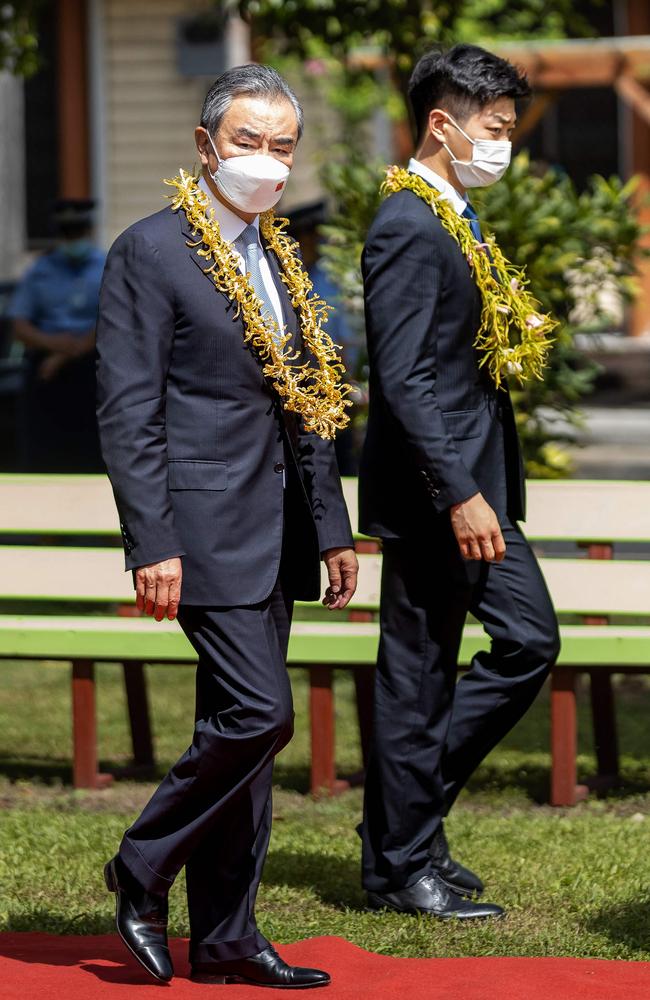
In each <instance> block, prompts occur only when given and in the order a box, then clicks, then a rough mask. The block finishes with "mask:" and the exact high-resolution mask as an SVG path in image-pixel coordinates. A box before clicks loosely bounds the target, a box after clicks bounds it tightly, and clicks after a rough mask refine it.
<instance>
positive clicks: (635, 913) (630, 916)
mask: <svg viewBox="0 0 650 1000" xmlns="http://www.w3.org/2000/svg"><path fill="white" fill-rule="evenodd" d="M586 925H587V929H588V930H590V931H595V932H597V933H598V934H603V935H604V936H605V937H607V938H609V940H610V941H613V942H614V943H616V944H623V945H625V946H626V947H627V948H631V949H633V950H634V951H639V952H642V953H643V954H644V955H646V954H647V952H648V942H649V941H650V897H649V896H648V895H647V894H646V895H644V896H643V897H642V898H641V899H634V900H630V901H629V902H627V903H619V904H617V905H616V906H606V907H603V909H602V910H600V912H599V913H597V914H596V915H595V916H593V917H590V918H589V919H588V920H587V921H586Z"/></svg>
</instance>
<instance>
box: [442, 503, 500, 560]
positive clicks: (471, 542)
mask: <svg viewBox="0 0 650 1000" xmlns="http://www.w3.org/2000/svg"><path fill="white" fill-rule="evenodd" d="M451 526H452V528H453V530H454V534H455V536H456V541H457V542H458V545H459V547H460V551H461V555H462V556H463V558H464V559H484V560H485V561H486V562H501V561H502V559H503V557H504V556H505V554H506V543H505V542H504V540H503V535H502V534H501V528H500V527H499V522H498V521H497V516H496V514H495V513H494V511H493V510H492V508H491V507H490V505H489V503H487V502H486V501H485V500H484V498H483V496H482V495H481V494H480V493H475V494H474V496H473V497H470V498H469V500H463V502H462V503H456V504H454V505H453V507H452V508H451Z"/></svg>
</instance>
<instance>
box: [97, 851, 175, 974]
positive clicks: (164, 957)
mask: <svg viewBox="0 0 650 1000" xmlns="http://www.w3.org/2000/svg"><path fill="white" fill-rule="evenodd" d="M104 879H105V881H106V887H107V889H108V890H109V892H114V893H115V923H116V925H117V932H118V934H119V935H120V937H121V938H122V940H123V941H124V944H125V945H126V946H127V948H128V949H129V951H130V952H131V954H132V955H133V956H134V958H137V960H138V962H139V963H140V965H142V966H143V967H144V968H145V969H146V970H147V972H148V973H149V974H150V975H151V976H153V977H154V979H157V980H158V981H159V982H163V983H168V982H169V980H170V979H171V978H172V976H173V975H174V967H173V965H172V959H171V955H170V954H169V946H168V944H167V899H166V898H165V897H164V896H154V895H153V894H152V893H149V892H146V891H145V889H144V888H143V887H142V886H141V885H140V883H139V882H137V881H136V879H135V878H134V877H133V875H131V873H130V872H129V871H128V869H127V868H126V866H125V865H123V864H122V862H121V861H120V859H119V857H117V856H116V857H114V858H112V859H111V861H109V862H108V863H107V864H106V865H105V866H104Z"/></svg>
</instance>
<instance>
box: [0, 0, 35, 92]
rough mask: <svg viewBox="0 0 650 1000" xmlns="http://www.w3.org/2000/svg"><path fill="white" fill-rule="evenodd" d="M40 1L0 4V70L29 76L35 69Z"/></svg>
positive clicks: (20, 0) (16, 1) (19, 0)
mask: <svg viewBox="0 0 650 1000" xmlns="http://www.w3.org/2000/svg"><path fill="white" fill-rule="evenodd" d="M40 2H41V0H13V3H0V70H7V71H8V72H9V73H14V74H16V76H32V74H33V73H35V72H36V70H37V69H38V65H39V60H38V51H37V50H38V37H37V33H36V13H37V9H38V7H39V6H40Z"/></svg>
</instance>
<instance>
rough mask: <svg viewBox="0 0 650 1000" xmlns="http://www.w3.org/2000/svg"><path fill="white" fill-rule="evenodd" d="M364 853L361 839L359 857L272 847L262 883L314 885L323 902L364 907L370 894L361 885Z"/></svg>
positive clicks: (341, 907) (295, 886)
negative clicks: (367, 895)
mask: <svg viewBox="0 0 650 1000" xmlns="http://www.w3.org/2000/svg"><path fill="white" fill-rule="evenodd" d="M360 855H361V842H360V841H359V855H358V857H356V858H341V857H336V856H334V855H330V854H324V853H323V852H317V853H313V854H309V853H298V852H296V851H291V850H286V849H280V850H273V849H272V850H271V852H270V854H269V856H268V858H267V860H266V864H265V866H264V878H263V880H262V884H263V886H264V885H268V886H274V885H277V886H286V887H288V888H290V889H310V890H312V892H313V893H314V894H315V895H316V896H317V898H318V899H319V900H320V902H321V903H326V904H327V905H328V906H333V907H334V908H335V909H337V910H363V909H365V905H366V898H365V893H364V891H363V889H362V888H361V860H360Z"/></svg>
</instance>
